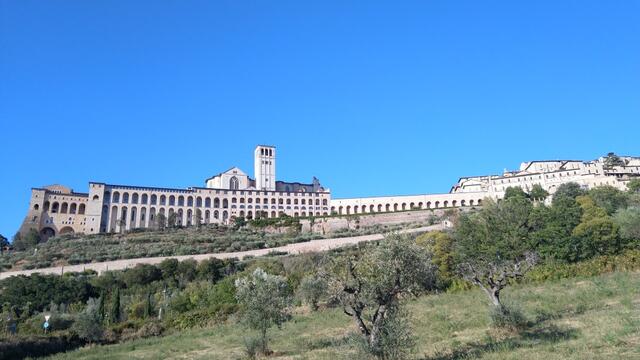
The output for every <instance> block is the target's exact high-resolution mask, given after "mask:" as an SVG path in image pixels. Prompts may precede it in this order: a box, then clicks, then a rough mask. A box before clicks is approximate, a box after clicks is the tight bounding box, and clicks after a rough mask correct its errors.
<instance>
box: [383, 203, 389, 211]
mask: <svg viewBox="0 0 640 360" xmlns="http://www.w3.org/2000/svg"><path fill="white" fill-rule="evenodd" d="M384 209H385V211H386V212H389V211H391V204H387V205H385V207H384Z"/></svg>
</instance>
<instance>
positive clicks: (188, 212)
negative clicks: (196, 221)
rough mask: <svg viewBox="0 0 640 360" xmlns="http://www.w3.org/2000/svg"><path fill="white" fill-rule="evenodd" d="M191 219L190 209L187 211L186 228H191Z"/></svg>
mask: <svg viewBox="0 0 640 360" xmlns="http://www.w3.org/2000/svg"><path fill="white" fill-rule="evenodd" d="M192 217H193V211H192V210H191V209H189V210H187V226H191V220H192Z"/></svg>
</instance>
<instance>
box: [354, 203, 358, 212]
mask: <svg viewBox="0 0 640 360" xmlns="http://www.w3.org/2000/svg"><path fill="white" fill-rule="evenodd" d="M353 213H354V214H357V213H358V205H354V206H353Z"/></svg>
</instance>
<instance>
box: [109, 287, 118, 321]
mask: <svg viewBox="0 0 640 360" xmlns="http://www.w3.org/2000/svg"><path fill="white" fill-rule="evenodd" d="M109 321H110V322H111V323H112V324H116V323H118V322H120V288H119V287H116V289H115V291H114V292H113V295H112V296H111V313H110V314H109Z"/></svg>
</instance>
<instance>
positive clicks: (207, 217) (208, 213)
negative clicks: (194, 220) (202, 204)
mask: <svg viewBox="0 0 640 360" xmlns="http://www.w3.org/2000/svg"><path fill="white" fill-rule="evenodd" d="M210 220H211V211H210V210H205V211H204V223H205V224H208V223H209V221H210Z"/></svg>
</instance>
